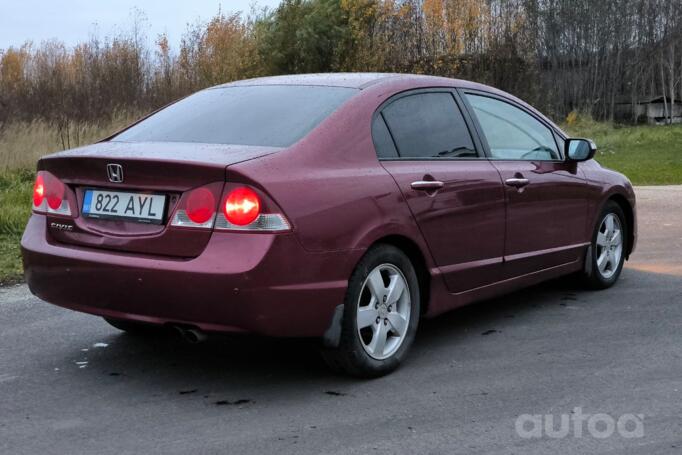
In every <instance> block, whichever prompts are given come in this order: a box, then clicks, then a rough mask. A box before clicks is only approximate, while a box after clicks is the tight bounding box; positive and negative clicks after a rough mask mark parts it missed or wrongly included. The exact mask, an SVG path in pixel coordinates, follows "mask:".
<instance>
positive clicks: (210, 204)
mask: <svg viewBox="0 0 682 455" xmlns="http://www.w3.org/2000/svg"><path fill="white" fill-rule="evenodd" d="M223 186H225V190H224V191H223V196H222V197H221V198H220V201H222V202H221V203H220V204H218V202H217V201H218V200H219V199H218V197H217V196H218V195H219V194H220V192H221V190H222V188H223ZM280 212H281V210H280V209H279V208H278V207H277V205H276V204H275V203H274V202H273V201H272V200H270V198H269V197H268V196H267V195H265V194H263V193H262V192H259V191H257V190H256V189H254V188H250V187H248V186H237V185H234V184H230V183H227V184H224V183H222V182H221V183H212V184H210V185H206V186H203V187H201V188H195V189H194V190H192V191H190V192H188V193H185V195H183V197H182V198H181V199H180V202H179V203H178V208H177V210H176V211H175V214H174V215H173V221H172V222H171V226H175V227H189V228H199V229H212V228H214V229H216V230H218V231H261V232H263V231H266V232H283V231H288V230H290V229H291V226H290V225H289V222H288V221H287V219H286V218H285V217H284V215H282V214H281V213H280Z"/></svg>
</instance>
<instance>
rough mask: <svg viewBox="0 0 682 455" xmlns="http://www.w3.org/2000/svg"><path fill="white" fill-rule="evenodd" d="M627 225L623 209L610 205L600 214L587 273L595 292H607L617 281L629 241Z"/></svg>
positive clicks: (614, 204)
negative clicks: (603, 290)
mask: <svg viewBox="0 0 682 455" xmlns="http://www.w3.org/2000/svg"><path fill="white" fill-rule="evenodd" d="M627 229H628V225H627V222H626V220H625V214H624V213H623V209H621V207H620V206H619V205H618V204H616V203H615V202H613V201H609V202H608V203H607V204H606V206H605V207H604V209H603V210H602V212H601V215H600V217H599V222H598V223H597V226H596V229H595V232H594V234H593V236H592V247H591V248H590V254H591V256H590V257H589V258H588V261H590V266H589V267H588V268H587V271H586V279H587V282H588V284H589V285H590V286H591V287H593V288H595V289H606V288H609V287H611V286H613V285H614V283H615V282H616V281H618V277H619V276H620V273H621V271H622V270H623V263H624V262H625V251H626V250H625V247H626V240H627V238H628V231H627Z"/></svg>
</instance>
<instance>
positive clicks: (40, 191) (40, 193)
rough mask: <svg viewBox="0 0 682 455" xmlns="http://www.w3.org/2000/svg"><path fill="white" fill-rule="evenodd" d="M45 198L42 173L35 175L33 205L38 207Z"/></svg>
mask: <svg viewBox="0 0 682 455" xmlns="http://www.w3.org/2000/svg"><path fill="white" fill-rule="evenodd" d="M43 199H45V181H44V180H43V176H42V174H40V173H39V174H38V176H37V177H36V183H35V185H33V207H40V205H41V204H42V203H43Z"/></svg>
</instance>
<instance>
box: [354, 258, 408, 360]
mask: <svg viewBox="0 0 682 455" xmlns="http://www.w3.org/2000/svg"><path fill="white" fill-rule="evenodd" d="M411 310H412V301H411V297H410V290H409V287H408V284H407V280H406V279H405V276H404V275H403V273H402V272H401V271H400V269H399V268H397V267H396V266H394V265H392V264H382V265H379V266H377V267H375V268H374V269H373V270H372V271H371V272H370V273H369V275H367V278H366V279H365V282H364V283H363V285H362V290H361V291H360V298H359V300H358V307H357V327H358V336H359V337H360V342H361V343H362V347H363V348H364V349H365V352H366V353H367V354H368V355H369V356H370V357H372V358H374V359H376V360H384V359H387V358H389V357H391V356H392V355H393V354H395V353H396V351H398V349H399V348H400V346H401V345H402V343H403V341H404V340H405V335H406V334H407V330H408V326H409V322H410V312H411Z"/></svg>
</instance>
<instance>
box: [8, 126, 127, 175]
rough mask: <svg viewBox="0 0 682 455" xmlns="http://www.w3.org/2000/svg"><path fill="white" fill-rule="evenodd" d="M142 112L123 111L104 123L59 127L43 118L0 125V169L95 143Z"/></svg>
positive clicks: (28, 165)
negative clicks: (134, 113)
mask: <svg viewBox="0 0 682 455" xmlns="http://www.w3.org/2000/svg"><path fill="white" fill-rule="evenodd" d="M137 118H139V115H133V114H129V113H121V114H118V115H116V116H114V118H113V119H112V120H111V121H109V122H104V123H93V124H80V125H73V124H72V125H69V127H68V128H58V127H57V126H55V125H52V124H49V123H47V122H45V121H42V120H36V121H33V122H30V123H9V124H7V125H4V126H3V125H0V172H7V171H13V170H16V169H34V168H35V164H36V161H38V159H39V158H40V157H41V156H43V155H47V154H48V153H52V152H57V151H59V150H64V149H69V148H73V147H78V146H80V145H86V144H92V143H93V142H97V141H98V140H100V139H103V138H105V137H107V136H109V135H111V133H114V132H116V131H117V130H119V129H121V128H122V127H124V126H126V125H128V124H130V123H131V122H133V121H134V120H135V119H137Z"/></svg>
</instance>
